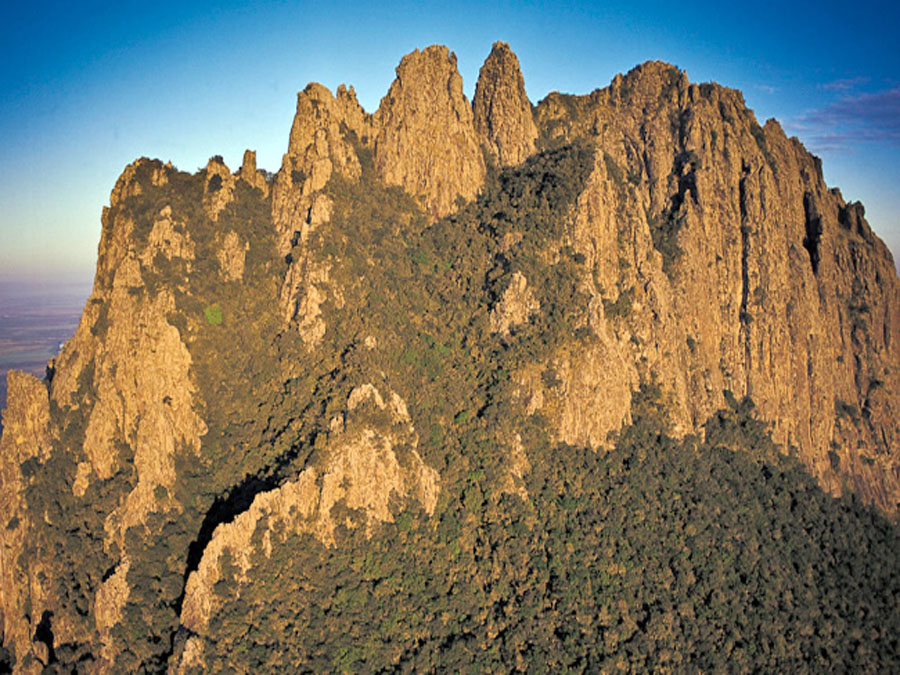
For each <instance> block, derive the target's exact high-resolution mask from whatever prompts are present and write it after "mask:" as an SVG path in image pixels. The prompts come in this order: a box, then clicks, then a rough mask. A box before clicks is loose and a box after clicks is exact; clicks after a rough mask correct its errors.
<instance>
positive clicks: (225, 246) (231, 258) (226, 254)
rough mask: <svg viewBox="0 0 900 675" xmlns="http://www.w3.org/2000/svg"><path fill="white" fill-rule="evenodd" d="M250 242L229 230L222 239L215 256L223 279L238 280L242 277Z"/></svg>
mask: <svg viewBox="0 0 900 675" xmlns="http://www.w3.org/2000/svg"><path fill="white" fill-rule="evenodd" d="M249 250H250V242H247V241H243V240H242V239H241V237H240V235H239V234H238V233H237V232H235V231H234V230H230V231H229V232H228V234H226V235H225V238H224V239H223V240H222V244H221V248H220V249H219V251H218V253H217V254H216V257H217V259H218V261H219V272H220V273H221V274H222V278H223V279H225V281H240V280H241V279H243V278H244V263H245V262H246V260H247V251H249Z"/></svg>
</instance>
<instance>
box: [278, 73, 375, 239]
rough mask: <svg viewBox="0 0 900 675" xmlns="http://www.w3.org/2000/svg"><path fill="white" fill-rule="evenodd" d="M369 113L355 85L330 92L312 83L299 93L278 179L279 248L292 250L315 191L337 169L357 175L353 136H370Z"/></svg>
mask: <svg viewBox="0 0 900 675" xmlns="http://www.w3.org/2000/svg"><path fill="white" fill-rule="evenodd" d="M368 129H369V116H368V115H366V114H365V112H364V111H363V109H362V107H360V105H359V103H358V102H357V101H356V94H355V92H354V91H353V88H352V87H351V88H350V89H349V90H348V89H344V88H341V89H339V90H338V97H337V98H335V97H334V96H332V94H331V92H330V91H328V89H326V88H325V87H323V86H322V85H321V84H317V83H314V82H313V83H310V84H309V85H307V87H306V89H304V90H303V91H301V92H300V93H299V94H297V113H296V115H295V116H294V123H293V126H292V127H291V136H290V141H289V143H288V151H287V153H286V154H285V156H284V160H283V162H282V166H281V171H279V172H278V175H277V176H276V178H275V186H274V188H273V200H272V213H273V216H274V219H275V226H276V228H277V230H278V233H279V250H280V251H281V252H282V253H283V254H287V253H288V251H290V249H291V246H292V243H291V240H292V238H293V237H294V233H295V232H298V233H299V232H301V231H302V230H303V229H304V227H305V226H308V225H309V219H310V213H309V211H310V207H311V206H312V200H313V196H314V195H315V193H317V192H319V191H320V190H322V188H324V187H325V185H326V184H327V183H328V180H329V179H330V178H331V175H332V173H333V172H335V171H337V172H338V173H339V174H340V175H342V176H345V177H346V178H351V179H355V178H359V175H360V171H361V169H360V164H359V158H358V157H357V154H356V151H355V149H354V148H353V145H352V142H351V139H350V138H349V137H348V136H347V133H346V132H350V131H352V132H353V133H354V134H356V136H357V138H359V139H362V138H367V137H368V135H369V131H368Z"/></svg>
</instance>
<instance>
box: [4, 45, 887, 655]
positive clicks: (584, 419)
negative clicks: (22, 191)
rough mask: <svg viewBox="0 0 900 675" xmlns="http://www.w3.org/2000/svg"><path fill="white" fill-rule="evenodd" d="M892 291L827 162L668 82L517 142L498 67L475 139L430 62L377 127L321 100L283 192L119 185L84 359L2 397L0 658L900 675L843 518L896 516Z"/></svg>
mask: <svg viewBox="0 0 900 675" xmlns="http://www.w3.org/2000/svg"><path fill="white" fill-rule="evenodd" d="M898 288H900V286H898V281H897V277H896V273H895V272H894V269H893V263H892V260H891V257H890V254H889V253H888V251H887V249H886V248H885V247H884V245H883V244H882V243H881V242H880V240H878V238H877V237H876V236H875V235H874V234H872V232H871V230H869V228H868V226H867V225H866V223H865V220H864V218H863V212H862V207H861V206H860V205H858V204H849V205H848V204H846V203H845V202H844V201H843V200H842V198H841V197H840V195H839V193H837V192H836V191H829V190H827V189H826V187H825V185H824V182H823V180H822V176H821V171H820V168H819V165H818V160H816V159H815V158H814V157H812V156H811V155H809V154H808V153H806V151H805V150H804V149H803V148H802V146H800V144H799V143H798V142H797V141H796V140H795V139H794V140H789V139H787V138H785V136H784V134H783V133H782V132H781V130H780V128H779V127H778V125H777V123H775V122H773V121H770V122H769V123H767V124H766V126H765V127H759V125H758V124H757V123H756V121H755V119H754V118H753V115H752V113H751V112H750V111H749V110H747V109H746V107H745V106H744V104H743V101H742V99H741V97H740V94H739V93H737V92H734V91H730V90H727V89H723V88H721V87H719V86H717V85H700V86H698V85H693V84H690V83H689V82H688V81H687V78H686V76H685V75H684V74H683V73H681V72H679V71H678V70H677V69H675V68H673V67H671V66H667V65H665V64H659V63H648V64H644V65H643V66H639V67H638V68H636V69H635V70H633V71H632V72H630V73H629V74H628V75H626V76H617V78H616V79H615V80H614V81H613V83H612V84H611V85H610V86H609V87H608V88H606V89H602V90H597V91H596V92H594V93H592V94H590V95H588V96H584V97H571V96H565V95H561V94H551V95H550V96H549V97H547V99H545V100H544V101H542V102H540V103H539V104H538V105H537V106H536V107H535V108H533V109H532V107H531V105H530V103H528V101H527V98H525V96H524V87H523V84H522V76H521V73H520V72H519V70H518V62H517V60H516V59H515V56H514V55H513V54H512V52H511V51H510V50H509V48H508V47H507V46H506V45H503V44H501V43H498V44H497V45H495V47H494V50H493V52H492V54H491V56H490V57H489V58H488V60H487V62H486V64H485V67H484V68H483V69H482V72H481V77H480V79H479V82H478V87H477V89H476V97H475V101H474V103H473V105H472V106H470V105H469V102H468V101H467V100H466V99H465V97H464V96H463V94H462V87H461V81H460V79H459V75H458V73H457V72H456V67H455V57H454V56H453V55H452V54H451V53H450V52H449V51H448V50H447V49H446V48H442V47H429V48H427V49H425V50H423V51H422V52H418V51H416V52H414V53H413V54H411V55H409V56H407V57H405V58H404V60H403V61H402V62H401V64H400V66H399V67H398V69H397V80H396V81H395V82H394V84H393V85H392V87H391V89H390V92H389V93H388V95H387V96H386V97H385V98H384V99H383V100H382V102H381V106H380V107H379V109H378V110H377V111H376V112H375V113H374V114H372V115H369V114H367V113H366V112H365V111H363V110H362V108H361V107H360V106H359V104H358V103H357V102H356V100H355V95H354V93H353V90H352V88H351V89H346V88H343V87H342V88H339V90H338V91H337V94H336V95H332V94H331V93H330V92H329V91H328V90H327V89H325V88H324V87H321V86H320V85H315V84H311V85H309V86H308V87H307V88H306V89H305V90H304V91H303V92H301V93H300V94H299V95H298V107H297V116H296V118H295V121H294V125H293V127H292V129H291V134H290V142H289V146H288V151H287V153H286V154H285V157H284V161H283V165H282V168H281V170H280V171H279V172H278V174H276V175H275V176H274V177H273V178H271V179H269V178H268V177H267V176H266V175H265V174H264V173H263V172H260V171H258V170H257V168H256V163H255V157H254V156H253V154H252V153H249V152H248V153H247V154H246V155H245V158H244V163H243V166H242V167H241V169H240V170H239V171H237V172H236V173H234V174H232V172H231V171H230V170H229V169H228V168H227V167H226V166H225V165H224V163H223V162H222V161H221V158H217V157H214V158H212V159H211V160H210V162H209V164H208V165H207V167H206V168H205V169H203V170H201V171H199V172H198V173H196V174H194V175H189V174H186V173H183V172H180V171H178V170H177V169H175V168H174V167H172V166H171V165H163V164H162V163H161V162H158V161H151V160H147V159H141V160H138V161H137V162H135V163H134V164H132V165H130V166H129V167H127V168H126V170H125V171H124V172H123V174H122V176H121V177H120V179H119V181H118V182H117V184H116V187H115V189H114V190H113V193H112V195H111V199H110V206H109V207H108V209H106V210H105V211H104V217H103V234H102V240H101V245H100V255H99V259H98V268H97V276H96V280H95V286H94V291H93V294H92V296H91V299H90V300H89V302H88V304H87V306H86V308H85V311H84V314H83V316H82V321H81V324H80V326H79V329H78V331H77V333H76V335H75V337H74V338H73V339H72V340H71V341H70V342H69V343H67V344H66V346H65V348H64V350H63V352H62V353H61V354H60V356H59V357H58V359H56V360H55V362H54V363H52V364H51V376H50V377H49V378H48V380H47V381H46V382H45V383H41V382H40V381H38V380H36V379H35V378H31V377H30V376H24V375H18V374H16V375H13V376H11V378H10V386H9V390H10V398H9V401H10V404H9V407H8V409H7V412H6V413H5V415H4V422H5V425H6V428H5V430H4V433H3V437H2V440H0V472H2V473H0V475H2V476H3V482H2V485H0V499H2V500H3V504H4V505H5V506H6V507H7V509H6V512H7V513H9V514H10V516H9V521H8V523H7V525H6V527H5V529H3V530H2V532H0V542H2V549H0V553H2V557H0V606H2V621H3V643H4V645H5V646H6V647H7V649H9V653H10V654H11V658H14V659H15V662H16V668H17V669H19V670H22V671H23V672H30V671H36V670H40V669H41V667H42V664H45V665H51V664H52V665H55V666H57V667H59V668H60V669H70V668H73V667H77V668H79V669H84V670H92V671H93V670H97V671H108V670H112V669H115V670H121V669H135V670H140V669H143V670H150V671H159V670H165V669H167V668H169V669H173V670H178V671H181V670H185V671H187V670H190V669H191V668H201V669H206V668H229V669H232V668H238V669H250V668H253V669H258V668H272V669H274V668H275V667H285V666H288V667H297V666H298V665H300V664H305V665H308V666H310V667H323V668H327V667H333V668H350V669H360V668H363V669H373V668H380V667H394V666H397V665H399V666H401V667H409V666H422V667H451V668H459V667H461V666H462V665H464V664H469V665H479V666H492V667H501V665H502V664H506V667H510V665H512V664H515V665H516V666H517V667H518V666H522V667H525V666H527V665H529V664H533V665H534V666H536V667H540V666H541V664H543V665H544V666H545V667H554V668H555V667H559V666H567V667H579V668H592V669H593V668H600V667H611V666H612V665H614V664H617V663H619V662H621V663H622V664H624V665H626V666H630V667H633V668H642V669H643V668H647V667H683V666H684V665H686V664H694V665H695V666H696V667H701V668H709V669H712V668H716V667H720V666H721V665H723V664H724V663H726V662H740V663H743V664H747V665H748V667H749V666H750V665H757V666H761V667H766V666H769V667H772V668H780V667H785V666H787V664H796V663H797V662H798V661H803V662H806V663H809V664H810V667H814V666H813V665H812V664H818V665H820V666H825V665H826V664H829V665H828V667H838V666H834V664H838V663H840V664H845V666H846V667H848V668H849V667H869V668H875V667H879V668H881V667H889V666H891V665H893V661H892V659H896V654H897V650H896V644H895V642H896V640H895V637H894V636H896V635H897V631H896V625H895V624H896V599H897V597H898V592H900V589H898V588H897V584H898V583H900V581H898V579H900V577H898V575H897V574H896V571H897V570H896V560H897V559H898V558H897V552H898V541H897V536H896V530H895V529H894V526H893V525H891V524H890V523H889V522H888V521H887V520H885V519H884V517H883V515H878V514H877V513H875V512H873V511H872V510H870V509H869V508H868V507H863V506H862V505H861V504H860V503H859V501H857V498H861V500H862V501H864V502H866V503H869V504H872V505H874V506H876V507H878V508H880V509H881V512H882V513H884V514H887V515H890V516H893V515H894V514H895V512H896V506H897V502H898V499H900V497H898V494H900V484H898V480H900V473H898V471H897V461H898V456H897V447H896V439H897V435H898V423H897V419H898V416H897V415H896V409H897V406H898V405H900V399H898V393H900V390H898V386H900V383H898V380H897V377H898V374H897V372H898V371H897V365H898V363H897V361H898V357H897V352H896V349H897V347H896V345H897V339H898V338H900V335H898V330H900V326H898V321H897V318H896V311H897V308H898ZM751 399H752V402H751ZM754 404H755V405H754ZM770 435H771V438H770ZM773 440H774V442H775V443H777V446H776V445H774V444H773ZM787 455H789V456H787ZM800 467H805V469H806V470H807V471H808V472H809V474H811V475H812V477H814V478H815V479H817V481H818V486H819V487H817V486H816V485H815V484H814V483H813V482H812V479H810V478H809V477H808V476H807V475H806V474H804V473H803V472H802V471H801V470H800ZM823 489H824V490H825V491H827V492H830V493H832V494H835V495H840V494H845V495H847V496H846V497H845V499H843V500H842V501H835V500H833V499H832V498H831V497H829V496H827V495H826V494H825V492H823ZM511 532H514V533H515V534H516V536H515V537H512V536H510V533H511ZM647 579H652V580H653V583H652V584H649V583H648V584H646V585H644V580H647ZM701 600H702V602H701ZM785 636H788V637H785ZM714 653H715V654H718V655H719V656H718V658H722V659H728V661H715V658H717V657H715V656H713V654H714Z"/></svg>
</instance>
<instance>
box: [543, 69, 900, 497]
mask: <svg viewBox="0 0 900 675" xmlns="http://www.w3.org/2000/svg"><path fill="white" fill-rule="evenodd" d="M537 120H538V125H539V127H540V128H541V131H542V134H544V136H545V137H547V138H557V139H572V138H578V137H581V138H589V139H595V142H596V144H597V147H598V153H597V161H596V165H595V168H594V173H593V175H592V177H591V179H590V180H589V184H588V188H587V190H585V192H584V194H582V195H581V197H580V198H579V208H578V212H577V214H576V228H575V233H574V245H575V247H576V249H577V250H578V252H579V253H580V254H582V255H583V256H584V257H585V259H586V266H587V269H589V270H590V272H591V274H590V278H589V279H586V280H585V284H586V288H591V289H592V290H591V294H592V295H593V296H594V301H593V302H592V304H593V305H594V306H595V307H598V308H599V306H600V304H602V305H603V306H609V307H610V310H611V311H612V314H610V313H609V312H596V311H595V312H594V316H595V318H594V319H592V325H593V326H594V328H595V331H597V330H599V329H600V328H601V327H602V325H601V324H603V323H605V324H608V325H609V326H610V335H612V336H614V341H615V343H617V344H616V346H614V347H612V346H611V345H610V344H609V343H606V342H604V344H605V346H604V347H603V349H604V350H606V351H607V353H618V354H622V355H624V357H623V359H624V363H626V364H633V367H636V369H637V371H636V372H637V376H638V379H637V380H636V379H635V377H634V375H633V374H631V373H632V372H633V371H631V368H632V366H631V365H629V366H627V367H621V366H613V365H610V366H609V367H607V368H605V369H602V370H598V371H597V374H598V377H600V379H598V380H597V383H596V384H597V386H596V387H594V388H593V390H594V391H595V392H596V395H595V396H594V397H593V398H592V397H590V396H587V397H586V398H585V399H584V406H583V407H582V411H581V412H577V411H575V410H573V411H571V414H570V415H569V416H568V417H567V419H570V420H571V424H568V425H566V424H564V425H563V427H565V428H567V429H568V432H566V434H565V435H570V434H574V436H575V437H580V438H585V437H591V438H592V443H596V441H595V440H593V439H595V438H596V436H597V431H599V429H596V430H595V431H593V432H592V431H590V425H592V424H593V423H594V422H593V419H594V416H593V414H592V411H593V410H594V409H595V408H598V407H599V408H600V409H602V408H603V406H605V405H608V403H609V401H610V396H609V394H608V393H607V389H608V387H609V386H610V385H611V384H612V382H610V381H608V378H610V377H611V378H613V380H614V381H615V382H617V384H616V387H618V388H619V389H620V390H621V391H627V390H628V389H629V388H632V387H634V386H635V385H636V383H637V382H638V381H640V382H650V381H657V382H658V383H659V384H660V385H661V386H662V388H663V390H664V391H665V392H667V395H668V396H669V397H670V400H671V401H672V404H673V407H672V409H671V415H672V419H673V422H675V424H676V426H677V428H680V429H681V430H682V431H683V432H687V431H691V430H696V425H697V424H699V423H702V421H703V420H705V419H707V417H708V415H709V414H710V413H712V412H713V411H714V410H716V409H718V408H720V407H722V406H723V393H722V392H723V390H726V389H727V390H730V391H732V392H733V393H734V394H735V395H736V396H738V397H741V396H743V395H750V396H752V398H753V400H754V401H755V402H756V404H757V406H758V409H759V411H760V413H761V414H762V416H763V417H764V418H765V419H768V420H770V421H771V422H772V423H773V424H774V437H775V438H776V440H777V441H779V442H780V443H782V444H784V446H785V447H786V448H787V447H794V448H796V450H797V451H798V453H799V455H800V457H801V458H802V459H803V461H804V462H805V463H806V464H807V465H808V466H809V467H810V470H811V471H812V472H813V473H814V474H815V475H816V476H817V477H818V478H819V479H820V481H821V482H822V484H823V485H824V486H826V487H827V488H828V489H830V490H831V491H833V492H835V493H840V492H841V491H842V490H843V489H844V485H846V484H850V485H854V484H855V485H857V489H858V490H859V492H860V494H862V495H863V496H864V497H865V498H866V499H868V500H871V501H873V502H874V503H876V504H878V505H879V506H880V507H881V508H883V509H885V510H886V511H888V512H893V511H894V510H895V509H896V505H897V502H898V501H900V479H898V475H900V471H898V469H900V457H898V456H897V454H896V449H895V448H896V443H895V442H892V441H891V440H890V439H894V438H897V433H898V425H897V422H896V420H897V419H900V418H898V416H897V414H896V409H895V407H896V406H897V405H898V404H897V401H898V400H900V399H898V394H900V379H898V368H897V366H896V364H897V360H898V357H897V354H896V351H895V350H896V346H895V345H896V344H897V342H896V340H897V336H898V334H900V323H898V319H897V316H896V310H895V309H894V308H896V307H897V305H898V301H900V286H898V283H897V277H896V274H895V273H894V271H893V263H892V259H891V256H890V253H889V252H888V251H887V249H886V248H885V247H884V245H883V244H882V243H881V242H880V241H879V240H878V239H877V237H874V235H872V234H871V233H870V230H869V228H868V226H867V225H866V224H865V223H864V220H863V219H862V216H861V214H860V213H859V212H858V211H857V210H855V209H854V207H853V206H852V205H847V204H845V202H844V201H843V199H842V198H841V196H840V194H839V193H837V192H836V191H829V190H828V189H827V188H826V186H825V184H824V181H823V179H822V174H821V169H820V166H819V162H818V160H817V159H816V158H814V157H812V156H811V155H810V154H809V153H807V152H806V151H805V150H804V149H803V147H802V146H801V145H800V143H799V142H798V141H797V140H796V139H788V138H786V137H785V135H784V133H783V132H782V130H781V128H780V127H779V126H778V124H777V123H775V122H773V121H770V122H768V123H767V124H766V125H765V127H760V126H759V125H758V124H757V123H756V120H755V119H754V117H753V114H752V112H751V111H749V110H747V108H746V106H745V104H744V101H743V98H742V97H741V95H740V93H739V92H735V91H733V90H728V89H724V88H722V87H719V86H717V85H701V86H697V85H692V84H689V83H688V80H687V77H686V76H685V75H684V73H682V72H680V71H678V70H677V69H675V68H673V67H671V66H668V65H666V64H661V63H647V64H644V65H642V66H640V67H638V68H635V69H634V70H633V71H632V72H630V73H629V74H628V75H626V76H624V77H622V76H617V77H616V78H615V79H614V80H613V82H612V84H611V85H610V87H608V88H606V89H603V90H597V91H595V92H594V93H592V94H590V95H589V96H583V97H566V96H562V95H559V94H555V95H551V96H549V97H548V98H547V99H546V100H545V101H542V102H541V104H540V105H539V106H538V109H537ZM876 279H878V280H880V281H879V282H877V283H873V281H874V280H876ZM623 293H626V294H627V297H625V299H626V300H628V302H618V299H619V298H620V297H623V296H622V294H623ZM600 301H602V303H600ZM863 307H864V308H865V309H860V308H863ZM603 314H606V317H605V320H604V321H602V322H599V323H598V320H599V319H598V317H600V316H601V315H603ZM611 348H612V351H611V352H610V351H609V350H610V349H611ZM603 358H604V359H606V357H603ZM617 360H618V359H617ZM587 362H590V360H588V361H587ZM620 363H621V362H620ZM587 372H590V369H584V370H583V372H582V373H579V374H580V376H584V373H587ZM601 372H602V373H603V374H602V375H601V374H600V373H601ZM873 382H877V384H875V385H873V384H872V383H873ZM583 384H584V385H585V386H586V385H587V382H584V383H583ZM601 384H602V386H600V385H601ZM590 389H591V387H587V389H586V390H585V391H588V390H590ZM870 391H871V392H872V395H870V393H869V392H870ZM888 401H891V402H890V403H889V402H888ZM842 404H846V406H847V408H848V409H850V410H857V411H861V410H863V409H867V410H869V411H870V412H869V414H868V415H867V416H866V417H865V418H864V417H863V416H859V418H858V420H857V422H854V423H852V424H850V423H849V422H846V423H844V424H843V425H842V430H841V431H840V433H839V434H838V433H836V431H835V429H836V412H835V410H836V409H840V408H841V406H842ZM619 409H620V414H621V416H622V417H621V421H624V420H625V419H626V415H627V409H628V408H627V406H626V405H622V406H619ZM876 410H877V411H878V412H877V413H875V411H876ZM888 410H891V411H893V412H891V413H888V412H887V411H888ZM838 416H839V415H838ZM613 417H614V416H613ZM579 419H580V420H583V422H578V421H577V420H579ZM560 422H562V420H560ZM585 425H587V426H585ZM607 425H608V426H611V427H612V429H615V428H616V427H617V426H618V424H617V423H616V422H615V420H614V419H612V418H610V420H608V421H607ZM833 443H834V444H835V445H836V446H838V447H840V450H839V451H838V454H839V455H840V456H841V461H840V468H839V470H837V472H836V470H835V467H834V463H833V462H832V461H831V460H830V459H829V457H828V452H829V449H830V448H831V447H832V444H833ZM861 457H863V458H864V459H865V461H861V460H860V458H861ZM862 467H865V470H863V469H862ZM876 474H877V477H873V476H875V475H876ZM864 476H866V477H864ZM864 485H868V486H869V487H863V486H864Z"/></svg>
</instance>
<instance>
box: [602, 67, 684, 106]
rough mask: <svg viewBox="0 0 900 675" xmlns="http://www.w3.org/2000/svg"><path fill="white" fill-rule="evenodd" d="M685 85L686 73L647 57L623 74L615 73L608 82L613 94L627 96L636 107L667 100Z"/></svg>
mask: <svg viewBox="0 0 900 675" xmlns="http://www.w3.org/2000/svg"><path fill="white" fill-rule="evenodd" d="M687 88H688V78H687V74H686V73H685V72H684V71H683V70H680V69H679V68H676V67H675V66H673V65H672V64H670V63H665V62H664V61H646V62H645V63H642V64H640V65H639V66H635V67H634V68H632V69H631V70H630V71H628V73H626V74H625V75H616V76H615V78H613V81H612V83H611V85H610V90H611V91H610V93H611V94H612V96H613V98H626V99H628V100H629V103H630V105H632V106H634V107H635V108H637V109H638V110H640V109H644V108H651V109H652V108H656V107H658V106H659V105H664V104H669V103H671V102H673V101H672V99H673V98H674V99H675V100H674V102H675V103H678V98H677V94H678V93H683V92H685V91H686V90H687Z"/></svg>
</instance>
